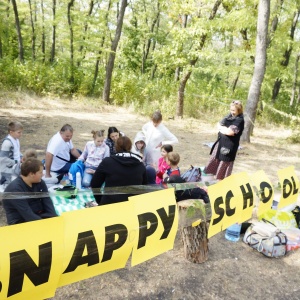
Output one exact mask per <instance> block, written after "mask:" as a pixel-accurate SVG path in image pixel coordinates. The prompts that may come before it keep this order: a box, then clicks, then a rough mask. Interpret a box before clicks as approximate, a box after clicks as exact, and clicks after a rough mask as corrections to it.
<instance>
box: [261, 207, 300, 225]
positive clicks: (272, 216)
mask: <svg viewBox="0 0 300 300" xmlns="http://www.w3.org/2000/svg"><path fill="white" fill-rule="evenodd" d="M258 219H259V220H262V219H265V220H267V221H269V222H271V223H272V224H274V225H275V226H276V227H278V228H279V229H289V228H297V227H298V225H297V223H296V220H295V216H294V215H293V213H292V212H288V211H280V210H274V209H269V210H267V211H266V212H264V213H263V214H261V215H260V216H258Z"/></svg>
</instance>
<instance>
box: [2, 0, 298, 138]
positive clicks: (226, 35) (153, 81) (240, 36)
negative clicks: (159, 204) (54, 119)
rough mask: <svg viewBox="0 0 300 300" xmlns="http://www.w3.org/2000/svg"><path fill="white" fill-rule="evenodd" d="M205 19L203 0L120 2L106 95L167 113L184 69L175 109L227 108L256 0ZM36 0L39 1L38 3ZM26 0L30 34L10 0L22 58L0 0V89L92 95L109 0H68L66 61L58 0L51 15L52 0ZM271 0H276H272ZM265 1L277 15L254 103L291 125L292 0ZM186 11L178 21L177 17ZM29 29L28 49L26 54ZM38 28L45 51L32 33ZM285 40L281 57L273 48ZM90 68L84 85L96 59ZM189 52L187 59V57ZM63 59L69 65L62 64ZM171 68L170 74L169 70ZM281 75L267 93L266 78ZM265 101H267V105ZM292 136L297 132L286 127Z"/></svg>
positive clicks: (214, 115)
mask: <svg viewBox="0 0 300 300" xmlns="http://www.w3.org/2000/svg"><path fill="white" fill-rule="evenodd" d="M221 2H222V3H221V5H220V6H219V7H218V10H217V11H216V15H215V17H214V18H213V19H212V18H211V16H212V11H213V7H214V2H212V1H209V0H203V1H201V5H199V1H181V0H174V1H170V0H136V1H131V2H129V4H128V7H127V10H126V14H125V21H124V25H123V30H122V33H121V40H120V43H119V48H118V50H117V53H116V60H115V67H114V73H113V78H112V87H111V97H112V99H113V103H114V104H116V105H130V106H132V107H134V108H135V109H136V110H137V111H139V112H140V111H142V112H143V113H144V114H147V115H148V114H150V113H151V112H152V111H153V110H154V109H157V108H160V109H161V110H162V111H163V113H164V115H166V116H170V117H171V116H174V115H175V114H176V109H177V101H178V89H179V85H180V82H181V80H182V79H183V77H184V75H185V74H186V73H187V72H189V71H191V72H192V73H191V76H190V78H189V79H188V81H187V85H186V88H185V92H184V96H185V98H184V116H187V117H194V118H204V117H205V116H207V115H209V116H210V118H209V120H210V121H211V122H214V121H215V120H218V119H219V117H220V115H224V114H225V113H227V112H228V103H229V102H230V101H232V100H233V99H238V100H242V101H243V103H244V104H246V99H247V96H248V90H249V86H250V83H251V79H252V75H253V66H254V56H255V45H256V23H257V4H258V1H250V0H246V1H233V0H226V1H221ZM42 3H43V10H42V6H41V5H42ZM42 3H38V2H32V5H33V6H34V11H33V13H34V16H35V18H34V26H35V34H34V35H33V33H32V29H31V20H30V11H29V5H28V3H27V2H22V1H18V2H17V4H18V9H19V17H20V22H21V32H22V37H23V43H24V49H23V50H24V55H25V63H24V64H21V63H20V62H19V61H18V54H19V49H18V47H19V45H18V39H17V33H16V29H15V19H14V14H13V10H12V6H11V3H10V2H9V1H8V2H7V3H4V2H3V3H2V2H1V3H0V41H1V44H0V50H1V51H0V82H1V85H2V87H6V88H8V89H21V90H30V91H33V92H35V93H36V94H39V95H46V94H49V93H50V94H56V95H67V96H68V95H74V94H75V95H84V96H85V95H88V96H94V97H101V95H102V91H103V86H104V82H105V68H106V64H107V60H108V54H109V53H110V51H111V41H112V40H113V35H114V33H115V26H116V20H117V14H118V1H110V2H108V1H102V2H101V5H100V4H99V3H94V2H91V3H94V6H93V9H92V10H91V12H90V13H89V3H88V2H84V1H83V2H82V1H81V2H80V1H79V2H76V1H75V3H74V6H73V7H72V13H71V18H72V24H73V33H74V36H73V37H74V45H73V46H74V53H73V55H74V57H73V59H74V60H73V63H72V60H71V53H70V28H69V25H68V19H67V16H66V11H67V9H66V8H67V7H66V5H67V3H66V2H65V1H61V2H57V6H56V17H55V20H53V15H52V6H53V1H51V0H44V1H43V2H42ZM276 3H277V2H276ZM276 3H275V2H273V3H272V5H271V9H272V11H271V19H270V24H271V23H272V21H273V20H274V18H275V16H277V17H278V25H277V27H276V30H275V31H274V32H272V33H270V38H271V40H270V44H269V47H268V50H267V57H268V61H267V68H266V73H265V78H264V82H263V85H262V89H261V99H262V100H263V101H264V102H266V103H267V104H268V105H269V106H266V107H264V109H263V110H258V115H257V120H258V121H259V122H260V123H261V124H262V123H265V124H269V123H273V124H283V125H286V126H289V125H291V120H292V118H287V117H285V116H284V114H279V113H278V112H276V110H277V111H280V112H283V113H285V114H288V115H289V116H297V115H298V114H299V107H298V105H297V104H294V105H293V107H290V105H289V99H290V93H291V88H292V84H293V80H294V79H293V78H294V69H295V62H296V50H297V49H299V43H300V41H299V32H298V31H299V30H298V27H299V26H298V27H297V29H296V32H295V37H294V39H291V36H290V28H291V24H292V20H293V17H294V12H295V9H297V3H295V1H292V0H286V1H284V2H283V4H282V6H279V5H277V4H276ZM185 16H187V18H186V23H184V20H185ZM53 25H55V26H56V48H55V58H54V60H55V61H54V63H53V64H50V63H49V58H50V53H51V46H52V34H53V31H52V30H53ZM33 36H34V37H35V44H36V47H35V52H36V56H35V58H33V55H32V37H33ZM43 37H45V47H46V48H45V52H43V51H42V41H43V40H42V38H43ZM289 49H292V52H291V57H290V60H289V63H288V65H287V66H283V65H282V62H283V55H284V53H285V51H286V50H289ZM97 59H99V62H100V63H99V71H98V74H97V78H96V82H95V86H94V74H95V67H96V61H97ZM191 60H197V62H196V63H195V64H193V65H192V64H191ZM72 64H73V65H72ZM176 70H180V72H179V77H178V78H177V80H175V72H176ZM71 74H73V76H74V80H73V81H71ZM277 78H280V79H281V80H282V83H281V87H280V92H279V95H278V97H277V98H276V101H275V103H273V102H272V100H271V99H272V92H273V86H274V82H275V80H276V79H277ZM272 108H274V109H275V110H274V109H272ZM294 134H295V140H297V139H298V133H297V130H296V129H295V130H294Z"/></svg>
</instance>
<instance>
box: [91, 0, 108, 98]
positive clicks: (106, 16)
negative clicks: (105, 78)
mask: <svg viewBox="0 0 300 300" xmlns="http://www.w3.org/2000/svg"><path fill="white" fill-rule="evenodd" d="M110 8H111V0H109V1H108V4H107V10H106V12H105V15H104V21H105V25H106V27H108V15H109V11H110ZM105 37H106V35H105V34H102V38H101V42H100V45H99V50H98V55H97V59H96V64H95V70H94V78H93V83H92V93H94V90H95V86H96V81H97V77H98V73H99V65H100V57H101V54H102V49H103V47H104V43H105Z"/></svg>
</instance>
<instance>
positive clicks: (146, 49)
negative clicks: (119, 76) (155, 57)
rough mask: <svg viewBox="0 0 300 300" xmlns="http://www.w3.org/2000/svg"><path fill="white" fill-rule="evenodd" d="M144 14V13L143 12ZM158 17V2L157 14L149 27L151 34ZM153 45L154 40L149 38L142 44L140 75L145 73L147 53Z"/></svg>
mask: <svg viewBox="0 0 300 300" xmlns="http://www.w3.org/2000/svg"><path fill="white" fill-rule="evenodd" d="M145 13H146V11H145ZM159 15H160V5H159V2H158V3H157V14H156V16H155V19H154V20H153V22H152V24H151V27H150V32H151V33H152V34H153V32H154V29H155V26H156V24H157V23H158V20H159ZM152 42H153V43H154V39H152V38H149V39H148V40H147V43H146V45H145V44H144V51H143V58H142V67H141V73H142V74H143V73H145V69H146V60H147V58H148V55H149V52H150V48H151V43H152Z"/></svg>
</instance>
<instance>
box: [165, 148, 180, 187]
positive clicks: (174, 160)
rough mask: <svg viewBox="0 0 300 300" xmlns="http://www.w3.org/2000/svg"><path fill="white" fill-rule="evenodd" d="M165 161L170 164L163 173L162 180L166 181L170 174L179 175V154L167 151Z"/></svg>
mask: <svg viewBox="0 0 300 300" xmlns="http://www.w3.org/2000/svg"><path fill="white" fill-rule="evenodd" d="M166 162H167V164H168V165H169V166H170V168H169V169H168V170H167V171H166V173H165V174H164V175H163V179H164V182H168V178H170V176H172V175H178V176H180V169H179V167H178V164H179V162H180V156H179V154H178V153H176V152H169V153H168V154H167V157H166Z"/></svg>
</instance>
